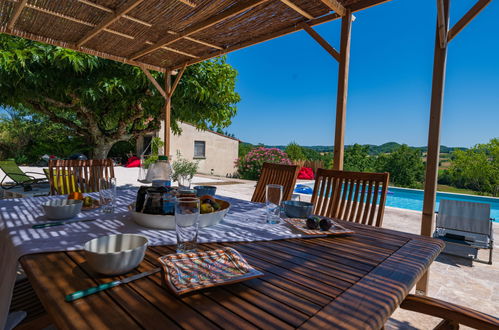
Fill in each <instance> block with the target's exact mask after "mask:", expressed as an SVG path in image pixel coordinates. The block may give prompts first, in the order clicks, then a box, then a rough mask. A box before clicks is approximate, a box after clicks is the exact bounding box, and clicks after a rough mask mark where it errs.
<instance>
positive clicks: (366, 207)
mask: <svg viewBox="0 0 499 330" xmlns="http://www.w3.org/2000/svg"><path fill="white" fill-rule="evenodd" d="M372 193H373V182H371V181H367V196H366V202H365V203H364V207H363V211H362V213H363V216H362V223H363V224H366V223H367V219H368V216H369V210H370V206H371V196H372Z"/></svg>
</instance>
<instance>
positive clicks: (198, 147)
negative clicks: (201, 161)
mask: <svg viewBox="0 0 499 330" xmlns="http://www.w3.org/2000/svg"><path fill="white" fill-rule="evenodd" d="M194 158H206V142H205V141H194Z"/></svg>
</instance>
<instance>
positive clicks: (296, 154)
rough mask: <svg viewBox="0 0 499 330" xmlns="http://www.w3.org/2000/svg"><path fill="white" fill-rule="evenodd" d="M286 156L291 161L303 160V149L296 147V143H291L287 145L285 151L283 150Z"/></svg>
mask: <svg viewBox="0 0 499 330" xmlns="http://www.w3.org/2000/svg"><path fill="white" fill-rule="evenodd" d="M284 151H285V152H286V154H287V155H288V157H289V158H290V159H291V160H305V159H306V158H305V153H304V152H303V148H302V147H300V146H299V145H298V143H296V142H291V143H290V144H288V145H287V147H286V149H284Z"/></svg>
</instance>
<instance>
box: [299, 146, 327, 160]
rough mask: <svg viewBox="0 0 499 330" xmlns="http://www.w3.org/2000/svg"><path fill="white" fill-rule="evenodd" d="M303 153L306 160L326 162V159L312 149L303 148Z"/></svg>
mask: <svg viewBox="0 0 499 330" xmlns="http://www.w3.org/2000/svg"><path fill="white" fill-rule="evenodd" d="M302 151H303V154H304V155H305V159H306V160H310V161H314V160H324V157H323V156H322V155H321V154H320V153H318V152H317V151H315V150H314V149H310V148H309V147H302Z"/></svg>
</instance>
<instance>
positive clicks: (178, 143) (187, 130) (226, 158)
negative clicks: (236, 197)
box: [158, 123, 239, 176]
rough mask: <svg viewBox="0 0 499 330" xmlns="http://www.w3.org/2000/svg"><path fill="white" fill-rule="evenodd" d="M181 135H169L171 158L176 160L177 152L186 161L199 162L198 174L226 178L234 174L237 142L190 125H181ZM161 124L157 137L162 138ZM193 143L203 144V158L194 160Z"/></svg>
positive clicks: (162, 129)
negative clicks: (202, 142) (170, 139)
mask: <svg viewBox="0 0 499 330" xmlns="http://www.w3.org/2000/svg"><path fill="white" fill-rule="evenodd" d="M180 127H181V128H182V134H180V135H173V134H172V135H171V138H172V142H171V147H170V148H171V149H170V153H171V155H170V156H171V157H172V159H173V160H175V159H176V158H177V152H180V153H181V154H182V157H184V158H186V159H188V160H196V161H199V171H198V172H199V173H203V174H214V175H220V176H226V175H227V174H231V175H232V174H233V173H235V172H236V168H235V166H234V161H235V160H236V158H237V155H238V149H239V141H238V140H236V139H232V138H228V137H225V136H222V135H219V134H216V133H213V132H210V131H201V130H198V129H197V128H195V127H194V126H192V125H189V124H185V123H181V124H180ZM163 132H164V128H163V123H162V126H161V129H160V131H159V132H158V136H159V137H161V138H163ZM194 141H204V142H205V158H204V159H196V158H194Z"/></svg>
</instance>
